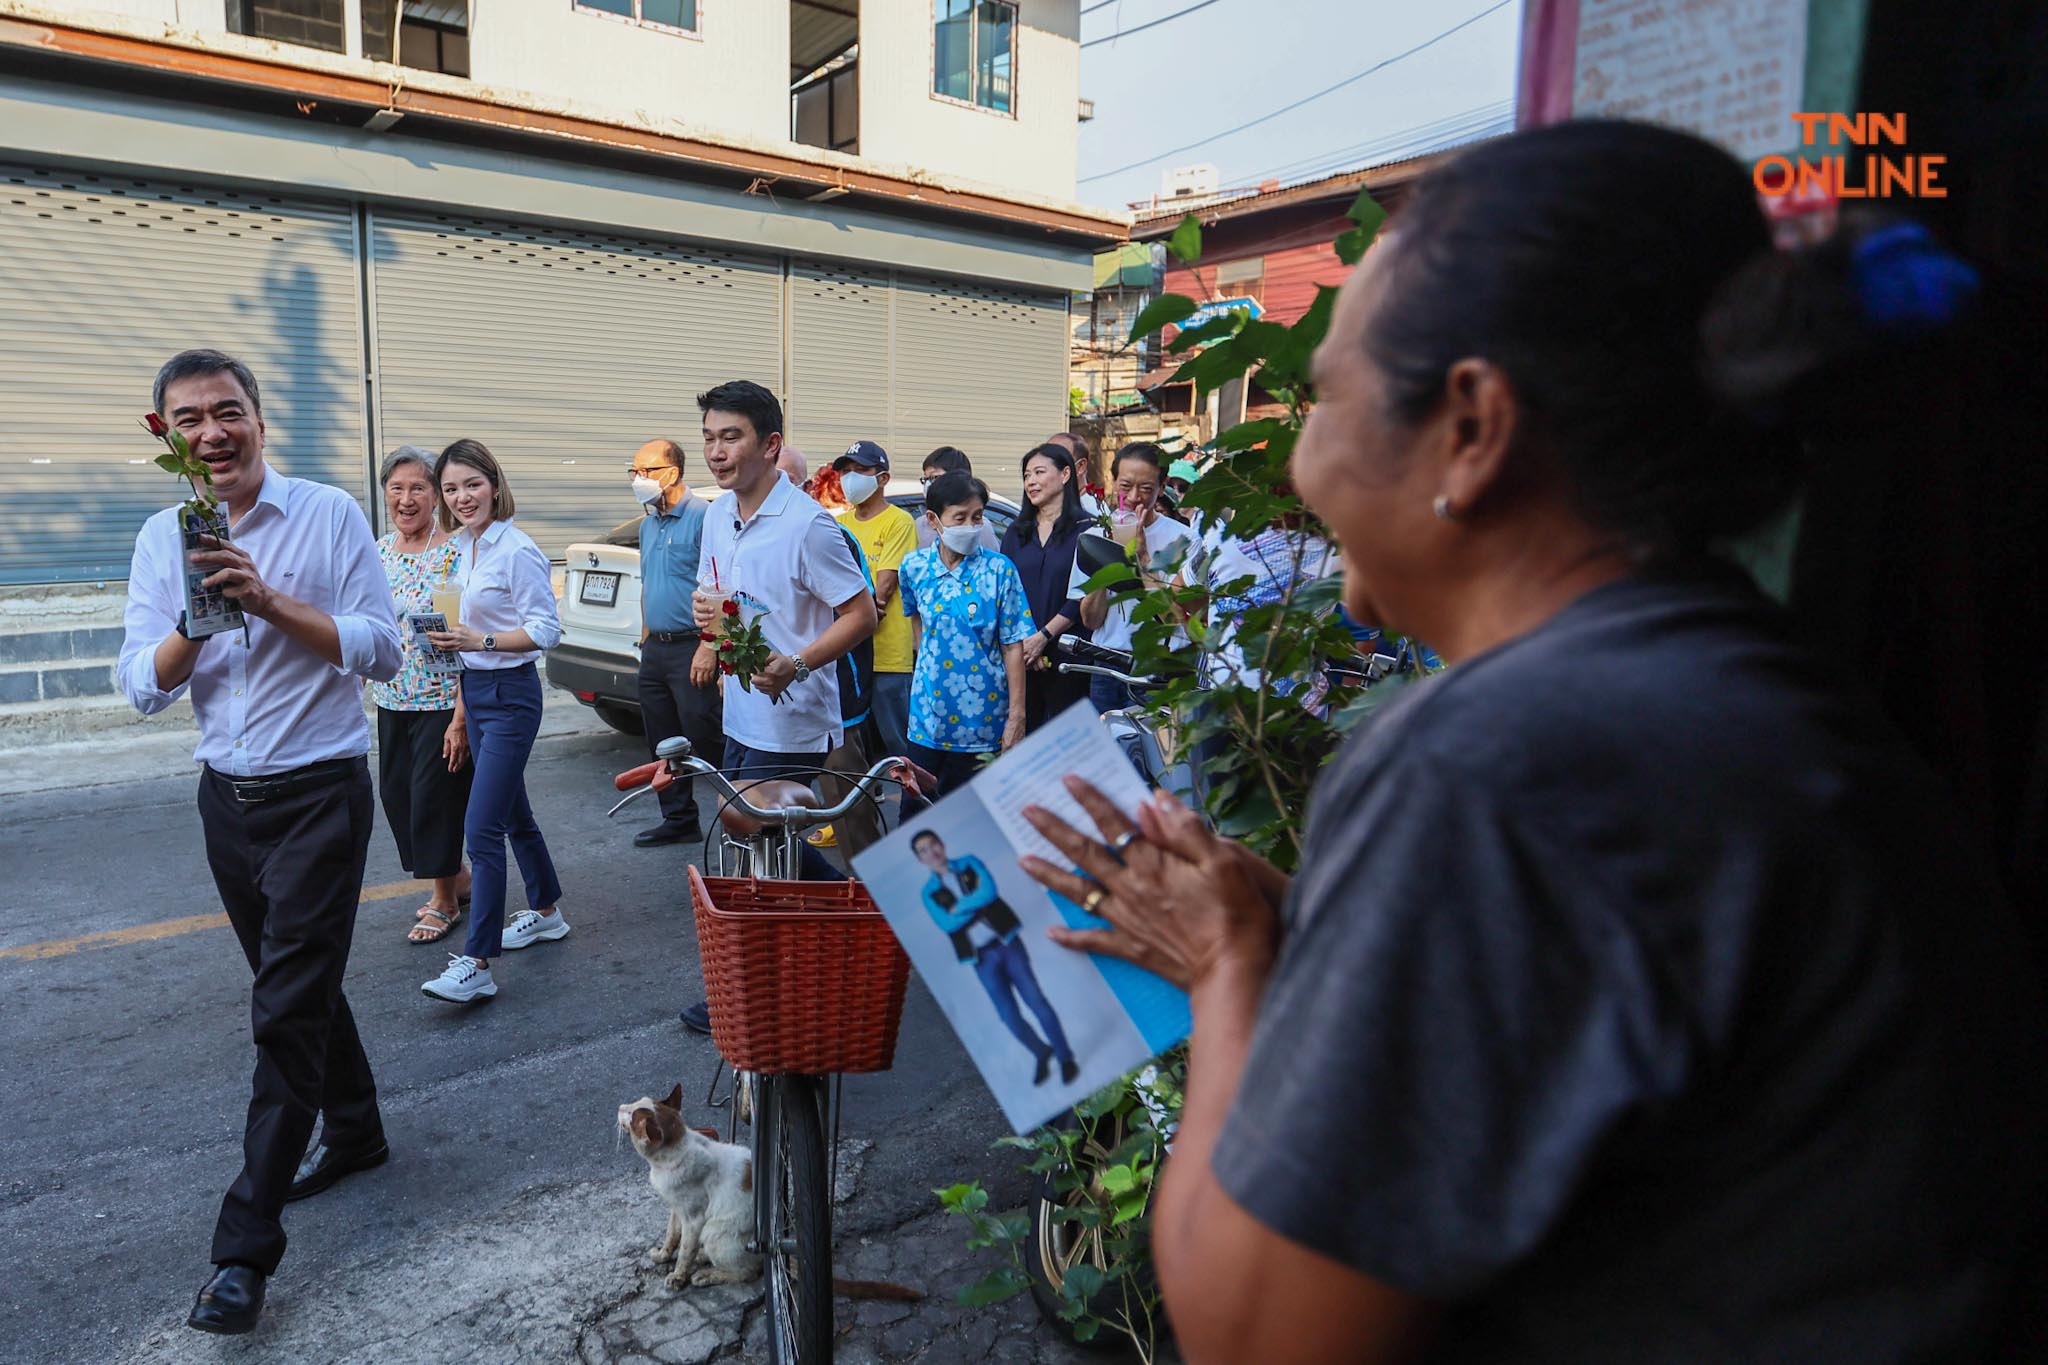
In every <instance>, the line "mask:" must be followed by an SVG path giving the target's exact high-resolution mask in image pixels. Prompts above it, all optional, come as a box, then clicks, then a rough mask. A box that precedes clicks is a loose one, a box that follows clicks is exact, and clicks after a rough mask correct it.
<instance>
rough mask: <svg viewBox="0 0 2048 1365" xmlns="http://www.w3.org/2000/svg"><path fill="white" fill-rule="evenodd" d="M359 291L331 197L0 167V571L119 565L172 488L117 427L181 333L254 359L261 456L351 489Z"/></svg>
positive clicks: (10, 577)
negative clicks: (263, 435)
mask: <svg viewBox="0 0 2048 1365" xmlns="http://www.w3.org/2000/svg"><path fill="white" fill-rule="evenodd" d="M360 298H361V294H360V290H359V287H358V277H357V273H356V264H355V227H354V220H353V216H352V215H351V213H350V211H349V209H348V208H347V207H345V206H343V205H340V204H332V205H330V204H324V203H321V202H318V201H314V200H301V199H288V198H279V197H276V196H273V195H266V194H255V193H244V192H241V191H235V190H226V189H216V188H211V187H207V186H203V185H193V184H174V183H171V182H168V181H156V180H146V179H137V178H133V177H130V176H123V175H113V174H86V173H83V172H77V171H66V170H55V169H48V168H37V167H26V166H13V165H0V369H4V372H5V374H6V376H7V377H6V382H5V383H4V384H0V583H48V582H76V581H79V580H93V579H124V578H126V577H127V576H128V563H129V557H130V555H131V553H132V552H133V550H134V547H135V533H136V531H137V530H138V529H139V528H140V527H141V525H142V523H143V521H144V520H145V519H146V518H147V517H148V516H149V515H150V513H152V512H155V511H157V510H159V509H161V508H164V507H168V506H170V505H171V504H172V503H174V502H177V501H178V500H179V498H180V497H181V496H182V492H181V488H180V486H179V485H178V484H177V483H176V481H174V480H173V479H172V478H171V477H170V476H169V475H167V474H164V473H163V472H162V471H161V470H158V469H155V468H153V467H151V466H150V460H151V459H152V458H153V457H154V456H155V455H157V454H158V453H159V448H158V446H157V444H156V442H154V441H153V440H151V439H150V437H149V435H148V433H146V432H144V431H142V430H141V429H140V428H139V427H138V426H137V421H138V419H139V418H141V416H142V415H143V414H144V413H145V412H147V411H148V409H149V401H150V385H151V383H152V381H154V379H155V378H156V371H157V368H158V367H159V366H160V365H162V364H163V362H164V361H166V360H168V359H170V357H171V356H173V355H175V354H176V353H177V352H178V351H180V350H183V349H184V348H186V347H190V346H211V347H215V348H217V349H219V350H223V351H227V352H228V353H230V354H232V355H235V356H238V357H239V358H241V359H242V360H244V361H246V362H247V363H248V365H249V368H250V369H251V370H253V371H254V372H255V375H256V379H257V382H258V383H259V384H260V385H261V387H262V395H261V396H262V400H263V417H264V424H265V427H266V430H267V433H268V437H267V441H266V447H267V450H268V452H269V456H270V459H271V461H272V462H273V463H274V464H275V465H276V467H277V468H279V469H281V470H283V471H284V472H285V473H288V474H292V475H296V476H298V477H300V478H309V479H319V480H321V481H322V482H325V483H332V484H337V485H339V486H340V487H342V488H346V489H347V490H348V491H349V492H350V493H352V494H354V495H355V496H356V497H357V498H358V499H362V498H364V497H365V495H366V493H367V490H368V487H369V477H368V474H367V473H366V471H365V464H364V457H365V453H366V450H367V446H366V443H365V440H364V434H363V386H362V378H363V376H362V341H361V332H360V329H359V320H360V311H361V310H360V306H359V301H360Z"/></svg>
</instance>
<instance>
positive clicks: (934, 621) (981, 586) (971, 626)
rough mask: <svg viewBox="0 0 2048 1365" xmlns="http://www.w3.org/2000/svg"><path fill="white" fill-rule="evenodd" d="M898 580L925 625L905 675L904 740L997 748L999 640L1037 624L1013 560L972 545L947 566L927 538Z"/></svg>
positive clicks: (1002, 690) (1003, 705)
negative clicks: (907, 718) (907, 703)
mask: <svg viewBox="0 0 2048 1365" xmlns="http://www.w3.org/2000/svg"><path fill="white" fill-rule="evenodd" d="M897 582H898V585H899V587H898V590H899V591H900V592H901V593H902V594H903V610H904V612H905V614H907V615H909V616H911V617H913V618H914V619H915V620H916V621H917V622H918V624H919V628H920V630H921V631H922V632H923V634H922V636H921V638H920V640H919V642H918V647H917V667H916V669H915V670H913V671H912V673H911V675H910V726H909V729H908V732H907V734H908V737H909V739H910V742H911V743H913V744H922V745H924V746H925V747H926V748H930V749H949V750H954V751H957V752H965V753H987V752H988V751H990V750H992V749H999V748H1001V747H1002V744H1003V726H1004V724H1005V723H1006V722H1008V720H1009V718H1010V681H1009V675H1008V674H1006V673H1005V672H1004V671H1003V646H1004V645H1014V644H1019V643H1021V642H1022V641H1024V640H1026V639H1028V638H1029V637H1030V635H1031V633H1032V632H1033V631H1034V630H1036V629H1037V627H1036V626H1035V625H1033V624H1032V622H1031V604H1030V603H1029V602H1027V601H1026V600H1025V599H1024V581H1023V580H1022V579H1021V578H1019V577H1018V576H1017V566H1016V565H1014V564H1012V563H1011V562H1010V561H1009V560H1007V559H1005V558H1004V557H1003V556H1001V555H999V554H993V553H991V552H990V551H987V550H982V549H977V550H975V552H974V553H973V554H971V555H968V556H967V557H966V558H965V559H962V560H961V561H960V562H959V563H958V564H956V565H954V566H953V567H952V568H950V569H949V568H947V567H946V566H945V563H944V561H943V560H941V559H940V558H939V547H938V546H936V545H932V546H928V547H927V548H925V549H922V550H918V551H915V552H913V553H912V554H911V555H910V556H909V557H908V558H906V559H905V560H904V561H903V567H902V569H901V570H900V571H899V577H898V580H897Z"/></svg>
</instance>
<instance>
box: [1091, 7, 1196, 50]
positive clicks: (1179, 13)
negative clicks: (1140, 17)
mask: <svg viewBox="0 0 2048 1365" xmlns="http://www.w3.org/2000/svg"><path fill="white" fill-rule="evenodd" d="M1215 3H1216V0H1201V3H1199V4H1194V5H1189V6H1188V7H1187V8H1186V9H1177V10H1175V11H1174V12H1173V13H1171V14H1162V15H1160V16H1159V17H1158V18H1157V19H1154V20H1151V21H1150V22H1148V23H1143V24H1139V25H1138V26H1137V27H1135V28H1120V29H1118V30H1117V31H1116V32H1114V33H1107V34H1104V35H1103V36H1102V37H1100V38H1090V39H1089V40H1088V41H1087V42H1085V43H1083V44H1081V46H1082V47H1094V46H1095V45H1096V44H1097V43H1113V42H1115V41H1116V40H1117V39H1119V38H1128V37H1130V36H1131V35H1132V34H1133V33H1143V32H1144V31H1145V30H1146V29H1148V28H1158V27H1159V26H1160V25H1161V24H1170V23H1172V22H1173V21H1174V20H1176V19H1179V18H1181V17H1183V16H1184V15H1189V14H1193V13H1194V12H1195V11H1196V10H1198V9H1207V8H1209V6H1211V5H1213V4H1215ZM1087 12H1088V11H1087V10H1082V11H1081V13H1083V14H1086V13H1087Z"/></svg>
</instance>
